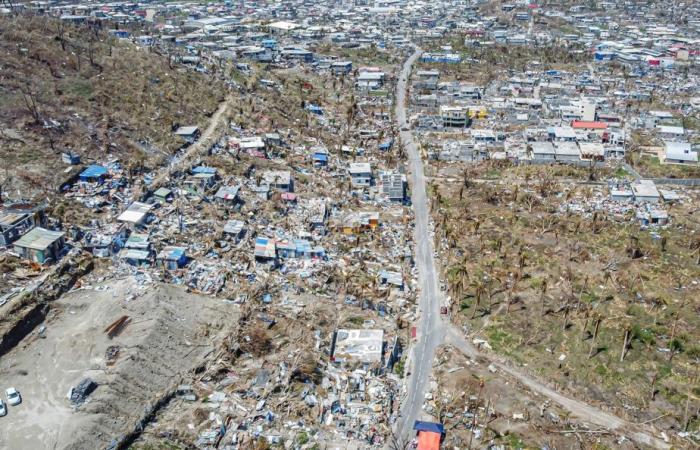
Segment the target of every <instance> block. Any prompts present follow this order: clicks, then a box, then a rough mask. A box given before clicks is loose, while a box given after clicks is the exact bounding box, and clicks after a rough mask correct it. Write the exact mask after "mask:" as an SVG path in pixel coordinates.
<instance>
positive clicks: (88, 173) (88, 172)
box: [80, 164, 107, 178]
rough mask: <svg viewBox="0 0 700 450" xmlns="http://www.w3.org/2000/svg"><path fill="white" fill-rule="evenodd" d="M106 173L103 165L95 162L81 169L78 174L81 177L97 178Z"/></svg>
mask: <svg viewBox="0 0 700 450" xmlns="http://www.w3.org/2000/svg"><path fill="white" fill-rule="evenodd" d="M106 173H107V169H105V168H104V167H102V166H98V165H97V164H91V165H89V166H88V167H87V168H86V169H85V170H83V171H82V173H81V174H80V176H81V177H83V178H97V177H101V176H102V175H104V174H106Z"/></svg>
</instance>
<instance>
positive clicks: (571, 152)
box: [555, 142, 581, 156]
mask: <svg viewBox="0 0 700 450" xmlns="http://www.w3.org/2000/svg"><path fill="white" fill-rule="evenodd" d="M555 151H556V154H557V155H566V156H578V155H580V154H581V151H580V150H579V148H578V144H577V143H576V142H557V146H556V149H555Z"/></svg>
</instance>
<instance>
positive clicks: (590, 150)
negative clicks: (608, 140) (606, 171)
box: [578, 142, 605, 156]
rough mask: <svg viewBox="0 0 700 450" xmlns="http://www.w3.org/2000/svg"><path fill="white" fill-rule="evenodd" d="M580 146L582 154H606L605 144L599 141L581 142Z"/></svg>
mask: <svg viewBox="0 0 700 450" xmlns="http://www.w3.org/2000/svg"><path fill="white" fill-rule="evenodd" d="M578 146H579V148H580V149H581V154H582V155H596V156H603V155H605V147H603V144H601V143H598V142H579V144H578Z"/></svg>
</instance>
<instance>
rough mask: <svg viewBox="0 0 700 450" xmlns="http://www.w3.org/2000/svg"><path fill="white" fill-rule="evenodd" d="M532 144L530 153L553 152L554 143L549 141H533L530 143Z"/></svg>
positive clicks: (551, 153) (550, 153)
mask: <svg viewBox="0 0 700 450" xmlns="http://www.w3.org/2000/svg"><path fill="white" fill-rule="evenodd" d="M530 145H531V146H532V153H537V154H549V155H553V154H554V145H552V143H551V142H547V141H544V142H533V143H532V144H530Z"/></svg>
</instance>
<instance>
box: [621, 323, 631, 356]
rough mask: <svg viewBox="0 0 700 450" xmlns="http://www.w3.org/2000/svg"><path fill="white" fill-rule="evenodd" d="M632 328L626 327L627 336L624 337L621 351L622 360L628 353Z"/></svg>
mask: <svg viewBox="0 0 700 450" xmlns="http://www.w3.org/2000/svg"><path fill="white" fill-rule="evenodd" d="M629 338H630V329H629V327H628V328H625V337H624V338H623V339H622V352H621V353H620V362H622V361H624V360H625V355H627V347H628V346H629Z"/></svg>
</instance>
